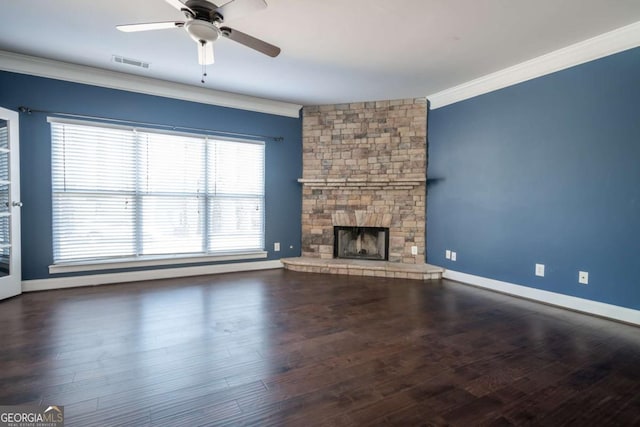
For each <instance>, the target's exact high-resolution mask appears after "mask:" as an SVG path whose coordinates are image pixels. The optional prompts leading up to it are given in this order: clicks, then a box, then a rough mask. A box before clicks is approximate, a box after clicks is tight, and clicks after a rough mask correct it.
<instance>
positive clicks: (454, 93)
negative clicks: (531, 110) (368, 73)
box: [427, 21, 640, 110]
mask: <svg viewBox="0 0 640 427" xmlns="http://www.w3.org/2000/svg"><path fill="white" fill-rule="evenodd" d="M638 46H640V21H639V22H636V23H633V24H631V25H627V26H625V27H621V28H618V29H616V30H613V31H610V32H608V33H604V34H601V35H599V36H596V37H593V38H590V39H587V40H584V41H582V42H579V43H576V44H573V45H571V46H567V47H565V48H562V49H558V50H556V51H553V52H551V53H548V54H546V55H542V56H539V57H537V58H534V59H531V60H529V61H525V62H522V63H520V64H517V65H514V66H512V67H509V68H505V69H503V70H500V71H497V72H495V73H491V74H487V75H486V76H483V77H480V78H477V79H474V80H471V81H469V82H466V83H463V84H461V85H458V86H454V87H452V88H449V89H445V90H443V91H441V92H437V93H434V94H432V95H429V96H427V99H428V100H429V102H430V103H431V109H432V110H434V109H436V108H440V107H444V106H446V105H449V104H453V103H455V102H458V101H463V100H465V99H469V98H473V97H474V96H478V95H482V94H485V93H489V92H493V91H494V90H498V89H502V88H505V87H508V86H512V85H515V84H517V83H521V82H524V81H527V80H531V79H535V78H537V77H541V76H544V75H547V74H551V73H554V72H556V71H560V70H564V69H566V68H569V67H573V66H575V65H580V64H583V63H585V62H589V61H593V60H596V59H599V58H603V57H605V56H609V55H613V54H614V53H618V52H622V51H624V50H628V49H632V48H635V47H638Z"/></svg>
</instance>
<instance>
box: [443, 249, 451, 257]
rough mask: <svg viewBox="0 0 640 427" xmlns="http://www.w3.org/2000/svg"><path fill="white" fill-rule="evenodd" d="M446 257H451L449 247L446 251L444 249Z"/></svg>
mask: <svg viewBox="0 0 640 427" xmlns="http://www.w3.org/2000/svg"><path fill="white" fill-rule="evenodd" d="M444 257H445V258H446V259H451V251H450V250H449V249H447V250H446V251H444Z"/></svg>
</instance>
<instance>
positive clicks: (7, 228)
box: [0, 119, 11, 277]
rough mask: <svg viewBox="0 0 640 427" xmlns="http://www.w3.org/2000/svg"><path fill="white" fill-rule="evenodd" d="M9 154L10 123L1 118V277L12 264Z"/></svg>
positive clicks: (7, 273)
mask: <svg viewBox="0 0 640 427" xmlns="http://www.w3.org/2000/svg"><path fill="white" fill-rule="evenodd" d="M9 155H10V153H9V123H8V122H7V121H6V120H2V119H0V277H3V276H8V275H9V270H10V269H9V266H10V264H11V263H10V260H11V212H10V211H11V207H10V206H9V205H10V203H9V196H10V194H9V188H10V186H9Z"/></svg>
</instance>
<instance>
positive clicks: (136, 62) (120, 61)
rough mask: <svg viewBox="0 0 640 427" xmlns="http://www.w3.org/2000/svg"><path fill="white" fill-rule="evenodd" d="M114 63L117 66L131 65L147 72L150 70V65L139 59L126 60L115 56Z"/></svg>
mask: <svg viewBox="0 0 640 427" xmlns="http://www.w3.org/2000/svg"><path fill="white" fill-rule="evenodd" d="M113 62H115V63H116V64H125V65H131V66H133V67H140V68H144V69H146V70H148V69H149V63H148V62H144V61H139V60H137V59H131V58H124V57H122V56H118V55H113Z"/></svg>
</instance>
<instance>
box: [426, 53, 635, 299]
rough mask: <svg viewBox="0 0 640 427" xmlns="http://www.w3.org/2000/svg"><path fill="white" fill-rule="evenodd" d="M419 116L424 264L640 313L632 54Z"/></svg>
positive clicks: (575, 68)
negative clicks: (585, 280) (585, 275)
mask: <svg viewBox="0 0 640 427" xmlns="http://www.w3.org/2000/svg"><path fill="white" fill-rule="evenodd" d="M428 120H429V178H442V180H441V181H437V182H435V183H434V184H433V185H431V186H430V187H429V189H428V197H427V206H428V207H427V218H428V219H427V236H428V237H427V245H428V247H427V249H428V252H427V253H428V262H429V263H432V264H436V265H440V266H443V267H446V268H448V269H451V270H455V271H460V272H464V273H469V274H473V275H477V276H482V277H486V278H492V279H497V280H502V281H506V282H510V283H515V284H520V285H526V286H529V287H533V288H538V289H543V290H547V291H552V292H557V293H561V294H566V295H572V296H576V297H580V298H586V299H590V300H595V301H600V302H604V303H609V304H615V305H618V306H622V307H628V308H633V309H640V48H636V49H633V50H629V51H626V52H622V53H619V54H616V55H612V56H609V57H606V58H603V59H600V60H597V61H593V62H590V63H587V64H583V65H580V66H576V67H573V68H570V69H567V70H564V71H561V72H557V73H554V74H551V75H548V76H545V77H541V78H537V79H534V80H531V81H528V82H524V83H521V84H518V85H516V86H512V87H509V88H505V89H502V90H499V91H495V92H492V93H489V94H485V95H482V96H478V97H475V98H472V99H469V100H465V101H461V102H458V103H456V104H452V105H449V106H446V107H442V108H439V109H435V110H433V111H431V112H430V115H429V119H428ZM446 249H451V250H454V251H456V252H457V257H458V259H457V261H456V262H451V261H449V260H446V259H445V250H446ZM535 263H542V264H545V265H546V276H545V277H543V278H541V277H536V276H535V275H534V264H535ZM579 270H583V271H588V272H589V284H588V285H587V286H584V285H580V284H578V271H579Z"/></svg>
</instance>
